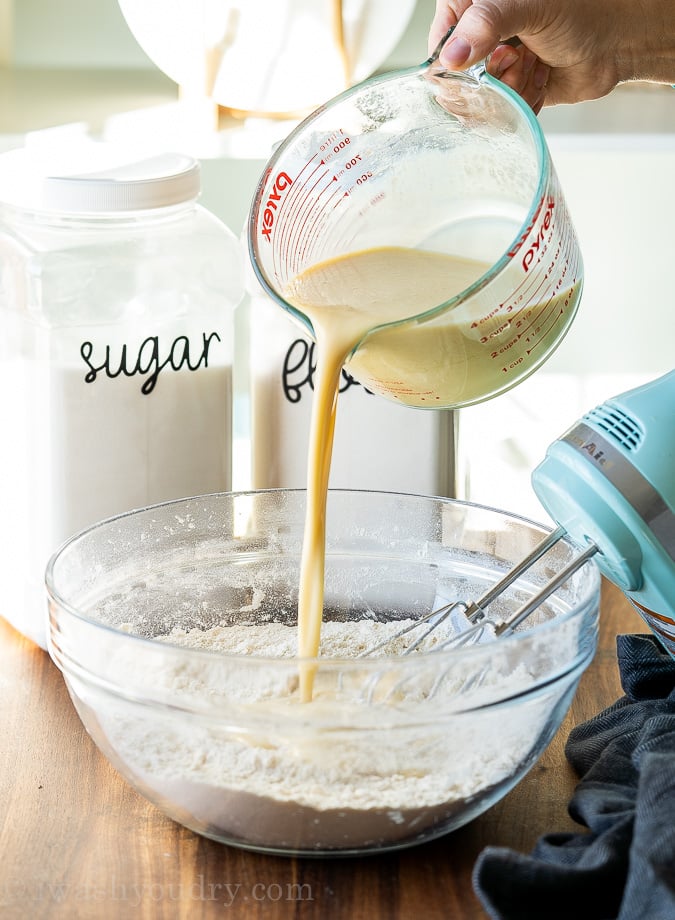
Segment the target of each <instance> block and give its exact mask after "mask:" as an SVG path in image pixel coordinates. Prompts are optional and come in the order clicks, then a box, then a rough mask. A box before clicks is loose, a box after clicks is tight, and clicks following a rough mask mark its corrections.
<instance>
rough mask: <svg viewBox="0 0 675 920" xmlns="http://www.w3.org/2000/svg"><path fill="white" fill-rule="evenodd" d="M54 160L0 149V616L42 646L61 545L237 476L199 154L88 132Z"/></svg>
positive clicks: (228, 238) (222, 305) (223, 272)
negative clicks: (137, 149) (47, 592)
mask: <svg viewBox="0 0 675 920" xmlns="http://www.w3.org/2000/svg"><path fill="white" fill-rule="evenodd" d="M56 159H57V160H58V159H59V158H56ZM61 160H62V161H61V162H50V158H49V156H48V155H47V156H46V157H43V156H37V155H36V154H35V153H34V152H31V150H30V149H29V148H24V149H21V150H16V151H12V152H11V153H9V154H5V155H3V156H2V157H0V384H1V386H2V394H3V396H2V400H1V401H0V426H1V430H2V443H3V448H2V451H1V452H0V495H1V496H2V507H3V510H4V527H3V528H2V537H0V575H1V576H2V585H3V602H2V607H1V608H0V614H2V615H3V616H4V617H5V618H6V619H8V620H9V622H10V623H12V624H13V625H14V626H15V628H17V629H18V630H19V631H20V632H21V633H23V634H24V635H26V636H28V637H29V638H30V639H32V640H34V641H35V642H37V643H38V644H39V645H41V646H43V647H45V645H46V613H45V610H46V605H45V601H44V589H43V573H44V568H45V565H46V562H47V559H48V558H49V555H50V554H51V553H52V552H53V551H54V549H56V547H57V546H58V545H59V544H60V543H61V542H62V541H63V540H65V539H66V538H67V537H68V536H70V535H72V534H73V533H75V532H76V531H78V530H81V529H82V528H85V527H87V526H89V525H91V524H93V523H94V522H96V521H98V520H100V519H102V518H105V517H108V516H110V515H113V514H117V513H120V512H124V511H128V510H131V509H133V508H138V507H140V506H144V505H147V504H148V503H154V502H161V501H166V500H169V499H174V498H178V497H181V496H188V495H196V494H201V493H206V492H214V491H222V490H227V489H229V488H230V487H231V475H232V359H233V330H234V316H233V313H234V307H235V306H236V304H237V303H238V301H239V300H240V298H241V296H242V292H243V280H242V260H241V255H240V244H239V242H238V240H237V239H236V237H235V236H234V235H233V234H232V233H231V232H230V231H229V230H228V228H227V227H226V226H225V225H224V224H222V223H221V222H220V221H219V220H217V219H216V218H215V217H214V216H213V215H212V214H210V213H209V212H208V211H207V210H205V209H204V208H203V207H201V206H200V205H199V204H197V197H198V195H199V191H200V169H199V163H198V162H197V161H196V160H194V159H192V158H191V157H187V156H183V155H178V154H166V155H161V156H156V157H152V158H148V159H143V160H134V159H133V158H130V157H128V156H125V155H124V154H120V152H119V151H117V150H111V149H109V148H108V147H106V146H105V145H94V144H92V145H91V146H90V147H87V149H85V150H84V152H83V153H82V155H79V153H78V154H77V155H76V154H75V153H74V152H73V151H70V152H69V154H68V156H67V157H66V161H69V162H65V161H63V158H61Z"/></svg>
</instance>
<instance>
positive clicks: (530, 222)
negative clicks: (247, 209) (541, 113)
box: [248, 36, 583, 408]
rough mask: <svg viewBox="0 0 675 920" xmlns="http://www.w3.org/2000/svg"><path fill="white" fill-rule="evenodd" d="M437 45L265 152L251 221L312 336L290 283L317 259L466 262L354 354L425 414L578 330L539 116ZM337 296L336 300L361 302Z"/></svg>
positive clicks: (473, 395)
mask: <svg viewBox="0 0 675 920" xmlns="http://www.w3.org/2000/svg"><path fill="white" fill-rule="evenodd" d="M446 39H447V36H446ZM444 41H445V40H444ZM442 44H443V42H442V43H441V45H440V46H439V49H438V50H437V51H436V52H435V53H434V55H432V57H431V58H430V59H429V60H428V61H426V62H425V63H424V64H421V65H419V66H416V67H412V68H409V69H407V70H402V71H397V72H394V73H391V74H386V75H384V76H380V77H375V78H372V79H370V80H368V81H366V82H364V83H362V84H360V85H358V86H356V87H354V88H352V89H351V90H348V91H347V92H345V93H343V94H341V95H340V96H337V97H336V98H335V99H333V100H331V101H330V102H328V103H327V104H326V105H324V106H322V107H321V108H319V109H318V110H317V111H316V112H314V113H313V114H312V115H310V116H309V117H308V118H307V119H305V120H304V121H303V122H302V123H301V124H300V125H299V126H298V127H297V128H296V129H295V130H294V131H293V132H292V133H291V134H290V135H289V136H288V138H287V139H286V140H285V141H284V142H283V143H282V144H281V146H280V147H279V148H278V149H277V151H276V152H275V154H274V155H273V156H272V158H271V159H270V161H269V162H268V164H267V167H266V169H265V171H264V173H263V176H262V177H261V179H260V182H259V184H258V187H257V190H256V193H255V196H254V199H253V204H252V208H251V213H250V217H249V228H248V235H249V249H250V255H251V261H252V264H253V268H254V271H255V273H256V275H257V277H258V279H259V281H260V282H261V284H262V286H263V288H264V289H265V290H266V291H267V292H268V293H269V294H270V295H271V296H272V297H273V298H274V299H275V300H276V301H277V302H278V303H279V304H280V305H281V306H282V307H283V308H284V309H285V310H287V311H288V312H289V313H290V315H291V316H292V317H294V318H295V319H296V320H297V321H298V322H300V323H301V324H302V325H303V326H304V327H305V329H306V330H309V333H310V334H312V335H313V332H314V330H313V326H312V322H311V320H310V319H309V318H308V316H307V315H306V314H305V312H304V311H303V309H302V308H301V307H300V306H299V305H298V303H297V302H296V303H294V302H293V300H292V298H291V297H290V296H289V293H288V291H289V286H290V284H291V282H292V281H293V279H295V278H297V276H298V275H300V274H301V273H303V272H304V271H306V270H307V269H309V268H312V267H313V266H315V265H317V264H318V263H322V262H324V261H326V260H331V259H335V258H336V257H345V256H350V255H352V254H354V253H358V252H362V251H367V250H372V249H382V248H384V249H387V250H389V247H391V251H390V252H389V257H390V258H391V260H392V265H394V264H395V263H396V261H397V256H400V255H401V250H402V249H405V250H415V251H420V250H421V251H424V252H431V253H440V254H443V255H446V256H448V257H452V258H453V259H454V260H461V264H462V266H463V269H466V271H463V280H462V281H461V282H459V283H458V281H457V276H456V275H455V277H454V278H453V272H452V271H450V270H449V271H448V283H447V292H445V291H444V293H443V295H442V296H441V297H440V298H438V302H436V301H434V302H433V303H432V304H429V303H428V302H427V303H423V302H421V301H418V300H417V298H416V296H415V294H414V291H413V294H412V296H411V297H410V309H409V312H406V315H405V317H404V318H401V317H400V314H399V316H397V317H395V318H392V321H391V322H388V321H385V322H380V323H377V324H376V325H374V326H373V327H371V328H370V329H369V331H368V332H367V333H366V334H365V335H364V336H363V337H362V338H361V340H360V341H359V342H358V343H357V344H356V346H355V347H354V349H353V351H352V353H351V355H350V357H349V360H348V362H347V364H346V368H347V370H348V371H349V372H350V373H351V374H352V375H353V376H354V377H355V378H356V379H357V380H358V381H359V382H360V383H362V384H363V385H364V386H366V387H367V388H368V389H369V390H371V391H373V392H375V393H378V394H380V395H382V396H385V397H388V398H390V399H393V400H395V401H398V402H401V403H404V404H407V405H411V406H417V407H421V408H455V407H460V406H465V405H470V404H472V403H476V402H480V401H483V400H485V399H488V398H490V397H492V396H495V395H496V394H498V393H501V392H503V391H505V390H507V389H510V388H511V387H512V386H514V385H515V384H516V383H518V382H519V381H521V380H522V379H523V378H525V377H526V376H528V375H529V374H531V373H532V372H533V371H534V370H536V368H538V367H539V366H540V365H541V364H542V363H543V362H544V361H545V360H546V358H547V357H548V356H549V355H550V354H551V352H552V351H553V350H554V349H555V347H556V346H557V345H558V344H559V343H560V341H561V339H562V338H563V336H564V334H565V333H566V331H567V330H568V328H569V326H570V324H571V322H572V320H573V317H574V314H575V313H576V310H577V307H578V303H579V299H580V296H581V289H582V284H583V265H582V258H581V253H580V251H579V245H578V241H577V237H576V234H575V231H574V228H573V226H572V223H571V220H570V216H569V213H568V211H567V207H566V204H565V201H564V199H563V196H562V193H561V190H560V187H559V184H558V180H557V177H556V174H555V170H554V167H553V164H552V162H551V157H550V154H549V151H548V148H547V146H546V142H545V139H544V136H543V133H542V131H541V128H540V126H539V123H538V121H537V119H536V117H535V116H534V114H533V112H532V110H531V109H530V108H529V106H527V105H526V103H525V102H523V100H522V99H521V98H520V97H519V96H518V95H517V94H515V93H514V92H513V91H511V90H510V89H509V88H508V87H507V86H505V85H504V84H502V83H501V82H500V81H498V80H496V79H494V78H493V77H491V76H490V75H489V74H488V73H487V72H486V70H485V67H484V65H479V66H476V67H474V68H471V69H470V70H468V71H465V72H461V73H458V72H450V71H445V70H443V69H442V68H441V67H440V66H439V65H438V63H437V57H438V51H439V50H440V47H442ZM467 266H468V268H467ZM451 267H452V266H451V265H450V263H449V269H450V268H451ZM422 274H423V272H420V277H419V281H420V283H421V282H422V281H424V278H422V277H421V275H422ZM460 274H462V273H460ZM414 287H415V280H414V279H413V282H412V288H413V289H414ZM343 293H344V296H341V297H339V298H337V301H336V304H335V309H340V308H341V304H343V305H344V304H345V303H346V302H347V301H348V300H349V298H350V297H354V296H358V293H357V294H356V295H354V292H353V291H349V290H345V291H344V292H343ZM354 305H355V306H357V307H358V304H356V303H355V304H354Z"/></svg>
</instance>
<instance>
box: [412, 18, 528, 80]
mask: <svg viewBox="0 0 675 920" xmlns="http://www.w3.org/2000/svg"><path fill="white" fill-rule="evenodd" d="M456 28H457V26H456V25H454V26H450V28H449V29H448V31H447V32H446V33H445V35H444V36H443V38H442V39H441V40H440V42H439V43H438V44H437V45H436V48H435V49H434V52H433V54H432V55H431V57H430V58H429V60H428V61H427V62H426V63H427V66H428V67H431V65H432V64H435V63H436V62H437V61H438V58H439V57H440V54H441V51H442V50H443V46H444V45H445V43H446V42H447V40H448V39H449V38H450V36H451V35H452V33H453V32H454V31H455V29H456ZM501 44H503V45H512V46H513V47H514V48H517V47H518V45H521V44H522V42H521V40H520V39H519V38H518V36H517V35H515V36H514V37H513V38H508V39H506V40H505V41H503V42H501ZM486 61H487V59H486V60H484V61H478V62H477V63H476V64H473V65H472V66H471V67H467V68H466V69H465V71H464V72H465V73H470V74H471V75H472V76H473V77H475V78H476V79H477V80H479V79H480V78H481V77H482V76H483V74H484V73H485V72H486V69H487V68H486Z"/></svg>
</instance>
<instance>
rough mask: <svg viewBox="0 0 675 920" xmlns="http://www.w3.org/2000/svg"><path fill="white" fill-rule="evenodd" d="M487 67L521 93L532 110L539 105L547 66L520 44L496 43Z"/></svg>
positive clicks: (536, 108)
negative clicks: (513, 45) (514, 46)
mask: <svg viewBox="0 0 675 920" xmlns="http://www.w3.org/2000/svg"><path fill="white" fill-rule="evenodd" d="M487 70H488V72H489V73H491V74H492V76H494V77H498V78H499V79H500V80H501V81H502V82H503V83H505V84H506V85H507V86H509V87H510V88H511V89H512V90H514V92H516V93H518V95H520V96H522V98H523V99H524V100H525V102H527V103H528V105H530V106H531V107H532V109H534V111H535V112H539V110H540V109H541V108H542V106H543V104H544V101H545V98H546V86H547V83H548V79H549V76H550V67H548V65H546V64H544V63H543V61H540V60H539V58H538V57H537V56H536V54H534V52H532V51H530V50H529V49H528V48H526V47H525V46H524V45H519V46H518V47H517V48H513V47H511V46H510V45H498V46H497V48H496V49H495V51H494V52H493V53H492V54H491V55H490V57H489V59H488V62H487Z"/></svg>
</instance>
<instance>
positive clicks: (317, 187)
mask: <svg viewBox="0 0 675 920" xmlns="http://www.w3.org/2000/svg"><path fill="white" fill-rule="evenodd" d="M328 176H329V172H328V170H327V169H321V171H320V172H319V171H317V170H315V171H314V172H313V173H312V175H311V177H310V179H311V180H312V181H310V182H306V183H304V184H303V186H302V190H301V194H300V195H299V196H298V199H297V201H296V202H295V203H294V207H293V210H292V213H289V215H288V219H287V227H286V228H285V229H286V231H287V232H286V234H285V238H283V237H282V239H281V243H282V245H283V247H284V258H285V260H286V266H287V270H288V272H289V274H290V275H295V274H296V272H297V262H298V258H297V254H298V248H299V246H300V241H301V239H302V234H303V228H304V226H305V224H306V221H307V219H308V218H309V216H310V215H311V214H312V212H313V210H314V208H315V207H316V202H317V200H320V197H321V194H322V192H323V190H324V188H325V185H326V182H327V181H328V178H327V177H328Z"/></svg>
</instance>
